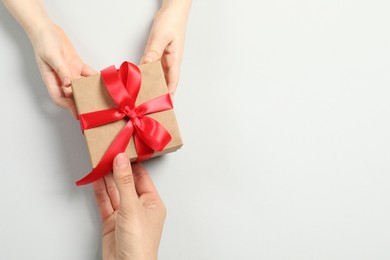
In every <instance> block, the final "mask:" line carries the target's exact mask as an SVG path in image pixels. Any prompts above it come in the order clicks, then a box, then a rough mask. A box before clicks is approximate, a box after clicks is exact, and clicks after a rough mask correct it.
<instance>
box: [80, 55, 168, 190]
mask: <svg viewBox="0 0 390 260" xmlns="http://www.w3.org/2000/svg"><path fill="white" fill-rule="evenodd" d="M101 77H102V79H103V81H104V83H105V85H106V87H107V90H108V92H109V93H110V95H111V97H112V98H113V100H114V102H115V103H116V104H117V105H118V107H116V108H110V109H106V110H100V111H95V112H90V113H85V114H81V115H80V123H81V128H82V129H83V130H86V129H90V128H94V127H97V126H100V125H104V124H109V123H112V122H114V121H118V120H121V119H123V118H126V119H127V120H128V122H127V123H126V125H125V126H124V128H123V129H122V130H121V131H120V132H119V134H118V135H117V137H116V138H115V140H114V141H113V142H112V144H111V145H110V147H109V148H108V150H107V152H106V153H105V154H104V156H103V158H102V159H101V160H100V162H99V163H98V165H96V167H95V168H94V169H92V171H91V172H90V173H89V174H88V175H87V176H85V177H84V178H82V179H81V180H79V181H77V182H76V185H77V186H80V185H85V184H89V183H92V182H94V181H96V180H98V179H100V178H101V177H103V176H105V175H106V174H107V173H109V172H110V171H111V170H112V162H113V160H114V158H115V156H116V155H117V154H118V153H123V152H125V150H126V148H127V146H128V144H129V142H130V139H131V137H132V136H133V135H134V143H135V148H136V150H137V154H138V159H137V161H142V160H145V159H148V158H150V157H151V156H152V155H153V153H154V151H162V150H163V149H164V147H165V146H166V145H167V144H168V143H169V142H170V141H171V135H170V134H169V132H168V131H167V130H166V129H165V128H164V127H163V126H162V125H161V124H160V123H159V122H157V121H156V120H154V119H153V118H150V117H147V116H146V115H147V114H151V113H157V112H161V111H165V110H169V109H172V108H173V105H172V101H171V97H170V95H169V94H165V95H162V96H159V97H157V98H154V99H152V100H149V101H147V102H145V103H143V104H141V105H139V106H135V101H136V99H137V96H138V92H139V89H140V87H141V72H140V70H139V68H138V67H137V66H136V65H134V64H132V63H130V62H123V63H122V65H121V67H120V69H119V70H117V69H116V68H115V66H111V67H108V68H106V69H104V70H102V71H101Z"/></svg>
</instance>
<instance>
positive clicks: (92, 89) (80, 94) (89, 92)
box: [72, 62, 183, 167]
mask: <svg viewBox="0 0 390 260" xmlns="http://www.w3.org/2000/svg"><path fill="white" fill-rule="evenodd" d="M138 67H139V69H140V71H141V74H142V83H141V88H140V91H139V94H138V97H137V100H136V106H137V105H139V104H141V103H143V102H146V101H148V100H151V99H153V98H155V97H158V96H161V95H163V94H166V93H168V88H167V85H166V82H165V78H164V73H163V70H162V67H161V63H160V62H154V63H149V64H143V65H140V66H138ZM72 90H73V97H74V100H75V103H76V107H77V112H78V114H79V115H80V114H84V113H88V112H93V111H98V110H104V109H108V108H113V107H117V105H116V104H115V102H114V100H113V99H112V98H111V96H110V94H109V93H108V90H107V89H106V87H105V85H104V82H103V80H102V79H101V77H100V75H95V76H91V77H86V78H80V79H76V80H73V81H72ZM147 116H149V117H151V118H153V119H155V120H157V121H158V122H159V123H160V124H162V125H163V126H164V127H165V128H166V129H167V131H168V132H169V133H170V135H171V136H172V140H171V141H170V142H169V143H168V145H167V146H166V147H165V149H164V150H163V151H161V152H155V153H154V155H153V157H155V156H159V155H163V154H166V153H169V152H173V151H176V150H177V149H179V148H180V147H181V146H182V145H183V143H182V139H181V136H180V132H179V128H178V125H177V122H176V117H175V113H174V111H173V109H171V110H167V111H163V112H158V113H154V114H149V115H147ZM126 122H127V120H126V119H122V120H119V121H116V122H113V123H109V124H106V125H102V126H99V127H95V128H92V129H87V130H85V131H84V136H85V139H86V142H87V146H88V150H89V155H90V159H91V164H92V167H96V165H97V164H98V162H99V161H100V159H101V158H102V157H103V155H104V153H105V152H106V151H107V149H108V147H109V146H110V145H111V143H112V142H113V141H114V139H115V138H116V136H117V135H118V133H119V132H120V131H121V129H122V128H123V127H124V125H125V124H126ZM126 154H127V156H128V157H129V158H130V160H131V161H135V160H136V159H137V152H136V150H135V146H134V140H133V138H131V140H130V142H129V145H128V146H127V149H126Z"/></svg>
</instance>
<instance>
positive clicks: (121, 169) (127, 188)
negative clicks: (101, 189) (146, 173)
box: [113, 153, 138, 205]
mask: <svg viewBox="0 0 390 260" xmlns="http://www.w3.org/2000/svg"><path fill="white" fill-rule="evenodd" d="M113 171H114V181H115V184H116V186H117V188H118V191H119V196H120V201H121V204H122V203H124V205H129V204H130V205H131V204H133V202H134V201H135V200H138V195H137V191H136V189H135V185H134V177H133V172H132V170H131V164H130V160H129V158H128V157H127V156H126V154H124V153H120V154H118V155H117V156H116V157H115V159H114V165H113Z"/></svg>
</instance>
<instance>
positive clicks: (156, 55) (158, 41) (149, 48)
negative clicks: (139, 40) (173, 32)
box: [140, 34, 169, 64]
mask: <svg viewBox="0 0 390 260" xmlns="http://www.w3.org/2000/svg"><path fill="white" fill-rule="evenodd" d="M168 44H169V39H167V38H166V37H163V36H160V35H159V34H151V35H150V37H149V40H148V44H147V45H146V48H145V52H144V56H143V57H142V59H141V62H140V63H141V64H144V63H150V62H155V61H158V60H160V59H161V57H162V55H163V54H164V51H165V49H166V47H167V46H168Z"/></svg>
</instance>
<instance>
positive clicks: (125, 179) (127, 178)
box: [118, 173, 134, 185]
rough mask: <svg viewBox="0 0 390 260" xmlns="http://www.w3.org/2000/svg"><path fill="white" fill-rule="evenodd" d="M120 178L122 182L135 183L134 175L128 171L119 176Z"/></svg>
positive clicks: (126, 183)
mask: <svg viewBox="0 0 390 260" xmlns="http://www.w3.org/2000/svg"><path fill="white" fill-rule="evenodd" d="M118 180H119V182H120V183H122V184H125V185H129V184H133V183H134V178H133V175H131V174H128V173H122V174H121V175H120V176H119V177H118Z"/></svg>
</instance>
